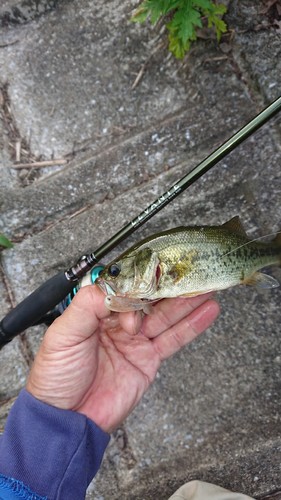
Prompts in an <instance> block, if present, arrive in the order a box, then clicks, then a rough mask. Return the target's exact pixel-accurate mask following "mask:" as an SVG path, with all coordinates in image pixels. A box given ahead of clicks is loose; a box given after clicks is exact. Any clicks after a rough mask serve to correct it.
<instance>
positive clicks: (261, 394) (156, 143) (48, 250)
mask: <svg viewBox="0 0 281 500" xmlns="http://www.w3.org/2000/svg"><path fill="white" fill-rule="evenodd" d="M239 4H241V5H240V7H241V9H240V7H239V9H238V7H237V5H238V4H237V2H234V1H233V2H230V6H229V7H230V11H229V19H232V21H231V22H232V23H233V24H232V25H231V27H233V26H235V27H236V30H237V33H236V36H235V37H234V38H233V40H232V41H231V44H232V45H231V52H230V54H229V55H227V56H225V54H224V55H223V56H222V52H221V51H220V49H217V48H216V47H215V46H214V45H212V46H211V44H210V43H209V42H204V41H202V42H201V43H199V45H198V46H197V48H195V49H194V51H193V53H192V54H191V55H190V56H189V58H188V59H187V61H186V62H185V63H184V65H183V66H179V65H178V64H177V63H176V62H174V61H172V60H170V61H166V60H164V59H163V52H161V51H160V50H159V52H158V53H157V54H156V56H155V58H153V59H152V61H151V63H150V64H149V66H148V68H147V71H146V72H145V74H144V77H143V80H142V81H141V84H140V85H139V86H138V87H136V89H134V91H132V90H131V83H132V79H134V78H132V76H133V77H135V74H136V73H137V72H138V71H139V69H140V63H142V62H144V61H145V60H146V58H147V55H148V53H149V52H150V51H151V48H149V47H151V46H150V42H149V39H152V34H151V33H152V32H151V31H150V29H149V28H136V27H135V26H133V27H132V26H128V25H127V19H128V17H127V14H128V12H129V9H130V8H131V6H130V5H129V4H127V3H126V4H124V3H121V2H120V1H119V0H118V1H117V0H115V1H112V2H110V4H109V5H110V8H111V12H112V17H111V19H109V18H108V16H107V13H108V3H103V2H100V3H95V5H94V6H93V4H91V2H89V1H86V0H83V2H79V8H78V2H77V1H74V2H72V3H70V2H69V3H65V4H61V6H59V7H58V9H57V11H56V12H53V13H51V14H47V15H46V16H45V17H44V18H41V19H40V21H38V22H36V23H33V24H32V29H31V24H30V25H27V26H25V27H24V28H20V29H19V28H17V29H16V31H15V30H14V29H13V30H12V31H11V30H9V33H8V32H5V33H4V34H3V33H2V35H3V36H4V37H6V36H8V35H9V37H14V36H15V33H17V37H18V38H19V41H18V54H17V55H15V59H13V58H12V57H11V55H12V54H13V52H12V51H13V50H14V49H15V47H14V46H9V47H6V48H5V53H4V55H3V52H0V59H1V61H2V63H3V64H2V65H3V68H4V74H5V78H7V80H8V81H9V82H10V87H9V89H10V90H11V94H10V96H11V99H12V103H13V111H14V113H15V117H16V122H17V124H18V126H19V130H21V134H23V136H25V137H29V127H30V123H31V124H32V127H33V130H34V133H33V134H32V138H31V140H30V145H31V150H32V152H33V153H35V154H37V155H46V156H47V155H51V154H52V152H54V153H55V154H65V153H68V152H69V151H71V148H72V147H73V142H74V139H75V140H76V139H77V138H78V139H77V140H78V148H80V147H81V148H82V149H83V148H84V147H85V148H86V149H88V152H89V158H83V159H82V158H81V157H80V156H79V155H76V156H75V157H74V159H73V162H72V163H71V164H69V165H68V166H67V168H65V169H64V170H63V171H61V172H59V173H55V174H54V175H51V176H49V177H45V178H44V175H46V173H47V171H45V170H44V171H43V176H42V177H41V179H40V180H37V181H36V182H34V183H33V184H32V185H30V186H28V187H25V188H15V185H11V184H10V185H9V186H10V187H9V186H8V185H7V188H8V190H7V192H6V193H5V190H6V188H5V186H4V188H5V189H4V190H3V189H2V191H1V196H0V199H1V201H2V208H3V210H4V213H3V216H2V219H3V222H2V226H3V229H6V230H8V231H10V232H11V234H13V235H16V237H17V238H18V239H19V241H18V243H17V244H16V245H15V247H14V249H12V250H8V251H5V252H3V254H2V262H3V267H4V270H5V274H6V278H7V279H8V280H9V283H10V286H11V288H12V290H13V293H14V295H15V298H16V300H17V301H19V300H21V299H23V298H24V297H25V296H26V295H27V294H28V293H30V292H31V291H32V290H33V289H34V287H36V286H38V285H40V284H41V283H42V282H43V281H44V280H45V279H47V278H48V277H50V276H51V275H52V274H54V273H55V272H56V271H58V270H61V269H64V268H66V267H67V266H69V265H71V264H73V263H74V262H75V260H76V258H77V257H78V256H79V255H81V254H82V253H85V252H88V251H92V250H94V249H95V248H97V247H98V246H99V245H100V244H102V243H103V242H104V241H105V240H107V239H108V237H109V236H110V235H111V234H113V233H115V231H116V230H117V229H119V228H120V227H121V225H122V224H123V223H125V222H126V221H128V219H130V218H131V217H133V216H135V215H137V214H138V212H139V211H141V210H142V209H144V208H145V206H147V205H148V204H149V203H151V202H152V201H153V200H154V199H156V198H157V196H159V195H161V194H162V192H163V191H165V190H166V189H167V187H169V186H170V185H172V184H173V183H174V182H175V181H176V180H177V179H178V178H179V177H181V176H182V175H183V172H186V171H187V170H189V169H191V168H192V167H193V166H194V165H195V164H196V163H197V162H198V161H199V160H200V159H202V158H203V157H204V156H205V155H206V153H207V152H210V150H212V149H213V147H214V145H219V144H220V143H221V142H222V140H224V139H225V138H226V137H227V136H228V135H229V133H230V132H231V131H234V130H236V129H237V128H238V127H239V126H242V125H243V124H244V123H245V121H246V120H247V119H249V118H250V117H251V116H252V115H253V114H255V113H257V112H258V111H259V110H260V109H262V107H263V106H264V105H265V103H266V102H267V101H268V100H269V99H271V98H272V97H275V94H274V93H271V91H270V89H269V84H268V82H269V83H270V82H277V84H276V85H275V86H272V88H271V89H272V92H275V90H276V88H278V85H279V83H280V75H279V73H278V72H277V71H275V66H274V64H272V60H271V58H270V51H269V50H267V51H266V53H265V52H264V51H263V48H262V44H263V43H267V42H266V39H265V38H264V35H265V33H263V32H260V31H256V30H255V26H256V24H255V23H259V22H260V20H259V14H258V12H257V7H256V3H254V2H252V1H250V0H248V1H245V0H244V1H243V2H239ZM237 9H238V11H239V13H242V15H240V17H239V16H238V17H237V21H236V20H235V19H236V17H235V15H234V14H235V12H236V11H237ZM246 14H247V16H248V17H246ZM231 16H232V17H231ZM246 22H247V23H248V24H247V26H246V28H245V26H244V27H243V23H246ZM235 23H236V24H235ZM109 28H110V29H111V30H112V32H113V34H112V39H111V38H110V37H109V34H108V29H109ZM22 29H24V30H25V31H24V36H23V35H22V33H23V31H22ZM242 29H246V30H247V32H246V33H240V32H239V31H242ZM48 36H49V37H48ZM153 36H155V35H153ZM276 36H277V35H276V32H273V31H272V32H270V36H269V38H268V43H269V46H270V50H272V58H273V59H274V60H275V56H276V57H277V56H278V54H279V47H278V44H277V43H276V40H277V38H276ZM24 38H25V39H24ZM11 39H13V38H9V40H11ZM59 41H60V43H59ZM35 42H36V43H37V45H36V46H34V44H35ZM43 47H44V48H45V52H46V51H48V53H47V54H46V57H45V58H44V60H42V57H41V54H42V50H43ZM258 48H259V49H258ZM6 49H7V50H6ZM60 49H61V50H60ZM245 53H247V54H248V53H249V54H251V55H250V56H249V57H247V55H245ZM9 56H10V60H12V61H13V63H11V61H10V62H8V57H9ZM262 61H263V62H262ZM24 63H26V66H24ZM75 65H76V66H75ZM80 65H82V67H80ZM257 67H258V68H259V72H257V71H256V68H257ZM62 68H63V70H62ZM98 70H100V71H98ZM175 70H176V71H175ZM32 71H33V73H32ZM53 71H54V73H53ZM47 73H50V75H49V76H48V75H47ZM261 73H262V74H263V75H265V76H263V78H262V76H261ZM66 74H67V75H68V78H66V77H65V75H66ZM99 78H100V80H99V81H98V82H97V79H99ZM21 79H22V82H21V81H20V80H21ZM81 82H82V83H83V85H81ZM86 84H87V85H86ZM279 87H280V85H279ZM274 89H275V90H274ZM10 90H9V91H10ZM92 95H94V99H96V103H95V104H94V103H91V106H88V103H89V98H91V97H92ZM68 99H69V100H70V105H68V104H67V101H68ZM51 103H52V104H51ZM56 105H58V107H56ZM54 106H55V107H54ZM120 106H121V107H122V106H124V111H120ZM53 108H54V109H53ZM86 111H89V113H90V114H89V115H87V114H86ZM24 113H26V117H25V116H24ZM27 117H29V122H28V119H27ZM87 120H88V121H89V123H88V121H87ZM65 123H66V124H68V125H69V127H70V129H68V130H66V131H64V126H65ZM116 126H117V127H119V126H120V127H121V129H122V130H121V132H120V131H119V132H120V133H119V132H118V133H115V132H114V130H115V129H114V127H116ZM73 127H74V128H73ZM75 127H76V128H75ZM279 127H280V118H279V117H277V118H276V119H275V120H273V121H271V122H270V123H269V124H268V125H267V126H265V127H263V129H262V130H260V131H259V132H257V133H256V134H255V135H254V136H253V137H252V138H251V139H249V140H248V141H247V142H246V143H244V145H243V146H240V148H239V149H237V150H236V151H235V152H234V153H232V154H231V155H230V156H228V157H227V158H226V159H225V160H223V161H222V162H221V163H220V164H219V165H218V166H217V167H215V168H214V169H213V170H212V172H210V173H209V174H207V175H205V176H204V177H203V178H202V179H200V180H199V181H198V182H197V183H196V184H195V185H194V186H193V187H192V189H189V190H188V191H187V192H186V193H184V194H182V195H181V196H180V197H179V198H178V199H177V200H174V202H173V203H172V204H171V205H169V206H168V207H166V208H165V210H163V211H162V212H161V213H159V214H158V215H157V216H156V217H155V218H153V219H152V220H151V221H149V222H148V223H147V224H146V225H145V226H144V227H143V228H141V229H140V230H139V231H138V232H137V233H136V234H135V235H134V236H132V237H131V238H130V240H128V241H127V242H126V243H123V244H122V245H120V247H119V248H118V250H115V252H112V254H111V256H113V255H116V254H117V253H119V252H120V251H122V250H123V249H125V248H126V247H128V246H129V244H131V243H132V242H133V241H137V240H138V239H140V237H141V236H145V235H148V234H151V233H152V232H155V231H159V230H161V229H164V228H167V227H174V226H176V225H180V224H190V223H197V224H202V223H205V224H217V223H220V222H225V221H226V220H227V219H229V218H231V217H232V216H234V215H236V214H240V216H241V219H242V221H243V223H244V225H245V228H246V229H247V231H248V234H249V235H250V236H253V237H258V236H260V235H261V234H266V233H270V232H272V231H276V230H278V229H280V220H281V217H280V216H281V212H280V210H281V207H280V186H281V178H280V175H281V172H280V133H279ZM104 128H107V131H106V132H103V129H104ZM53 130H55V134H53ZM187 131H188V133H187ZM52 138H54V139H55V140H54V141H53V142H52ZM88 140H89V142H88ZM92 141H93V142H92ZM161 141H162V142H161ZM50 144H52V147H50ZM78 148H77V149H78ZM146 152H147V153H148V154H146ZM78 160H79V161H78ZM40 175H42V173H41V174H40ZM74 181H75V183H74ZM73 187H75V188H77V189H76V190H75V189H73ZM36 196H37V198H39V201H36V200H35V198H36ZM42 206H43V207H44V214H42V210H41V207H42ZM21 207H22V213H21ZM78 211H80V212H79V213H78ZM23 214H24V215H23ZM9 219H11V222H10V221H9ZM25 219H28V220H26V221H25ZM272 272H273V273H274V275H275V276H276V277H280V270H278V269H276V270H274V271H272ZM218 298H219V301H220V303H221V307H222V314H221V316H220V318H219V320H218V321H217V322H216V324H215V325H214V326H213V327H212V328H211V329H209V331H208V332H207V333H206V334H205V335H204V336H202V338H200V339H198V340H197V341H196V342H195V343H193V344H191V345H190V346H188V347H187V348H186V349H185V350H184V351H182V352H181V353H179V354H178V355H176V356H174V357H173V358H172V359H171V360H168V361H167V362H166V363H165V364H164V365H163V367H162V368H161V370H160V372H159V375H158V377H157V379H156V382H155V384H154V386H153V387H152V388H151V389H150V390H149V392H148V393H147V394H146V396H145V398H144V399H143V401H142V403H141V404H140V405H139V407H138V408H137V409H136V410H135V411H134V412H133V414H132V415H131V416H130V417H129V418H128V419H127V421H126V422H125V424H124V425H123V426H122V427H120V428H119V429H118V430H117V431H116V432H115V433H114V435H113V437H112V440H111V444H110V447H109V448H108V451H107V453H106V457H105V460H104V463H103V466H102V469H101V471H100V474H99V475H98V476H97V478H96V480H95V481H94V482H93V483H92V484H91V486H90V488H89V491H88V495H87V499H88V500H90V499H95V500H102V499H107V498H110V499H112V500H113V499H116V500H117V499H118V500H119V499H120V498H124V499H129V500H130V499H134V500H138V499H141V500H146V499H147V500H148V499H151V498H161V499H162V498H163V499H165V498H168V496H169V495H170V494H171V493H172V492H173V491H174V490H175V489H176V488H177V487H179V486H180V484H182V483H183V482H185V481H187V480H190V479H194V478H201V479H204V480H207V481H211V482H216V483H218V484H221V485H222V486H225V487H229V488H231V489H234V490H235V489H236V490H239V491H244V492H246V493H248V494H250V495H254V496H255V497H257V498H262V497H264V496H265V495H266V494H267V493H270V492H272V493H273V492H277V491H278V490H279V491H280V488H281V484H280V458H281V436H280V434H281V425H280V389H281V387H280V356H279V351H280V343H279V332H280V320H281V316H280V307H279V302H280V291H279V290H274V291H271V292H267V293H266V294H261V292H258V291H257V290H255V289H253V288H243V287H239V288H235V289H232V290H229V291H225V292H223V293H220V294H219V296H218ZM4 307H5V304H4ZM4 312H5V311H4ZM4 312H3V313H4ZM42 331H43V328H38V327H37V329H36V331H35V329H30V331H29V332H28V334H27V338H26V345H27V346H28V349H30V355H31V356H30V358H31V357H32V354H33V353H34V352H36V350H37V348H38V342H39V340H40V336H41V335H42ZM16 342H17V340H15V341H13V343H12V344H11V345H10V346H7V347H6V348H5V349H3V350H2V351H1V353H0V354H1V356H2V355H3V353H5V352H8V349H9V348H10V347H11V348H12V346H13V345H14V344H15V343H16ZM5 356H6V354H5ZM10 356H11V358H10ZM12 356H13V354H10V351H9V352H8V354H7V357H8V358H10V359H11V363H14V358H13V357H12ZM9 377H12V375H9V376H8V378H7V380H8V382H9V380H12V379H11V378H9ZM5 383H6V382H5ZM17 383H18V382H17V381H15V382H13V381H12V384H15V388H16V389H15V391H17V390H18V387H19V386H17ZM19 385H20V384H19ZM12 389H13V387H12V386H11V390H12ZM5 394H7V392H5ZM9 395H11V394H10V391H9V393H8V396H9ZM2 408H6V407H4V406H2ZM5 411H6V410H5ZM5 411H4V410H3V412H4V413H5ZM3 412H2V413H3ZM3 418H4V417H2V420H3ZM0 428H1V423H0Z"/></svg>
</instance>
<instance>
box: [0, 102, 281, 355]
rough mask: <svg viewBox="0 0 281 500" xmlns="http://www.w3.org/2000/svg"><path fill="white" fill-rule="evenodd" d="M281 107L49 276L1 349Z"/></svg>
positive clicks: (12, 315) (0, 331)
mask: <svg viewBox="0 0 281 500" xmlns="http://www.w3.org/2000/svg"><path fill="white" fill-rule="evenodd" d="M280 110H281V97H279V98H277V99H276V100H275V101H274V102H272V103H271V104H270V105H269V106H267V107H266V108H265V109H264V110H263V111H262V112H260V113H259V114H258V115H257V116H255V118H253V119H252V120H251V121H250V122H249V123H247V124H246V125H245V126H244V127H242V128H241V129H240V130H238V132H236V133H235V134H234V135H233V136H232V137H231V138H230V139H228V140H227V141H226V142H224V143H223V144H222V145H221V146H220V147H219V148H217V149H216V150H215V151H214V152H213V153H211V154H210V155H209V156H208V157H207V158H205V159H204V160H203V161H201V162H200V163H199V164H198V165H197V166H196V167H194V168H193V169H192V170H191V171H190V172H189V173H188V174H186V175H185V176H184V177H182V178H181V179H180V180H179V181H177V182H176V183H175V184H174V185H173V186H171V187H170V188H169V189H168V191H166V192H165V193H163V194H162V195H161V196H159V198H157V199H156V200H155V201H154V202H153V203H152V204H151V205H149V206H148V207H147V208H146V209H145V210H144V211H143V212H141V213H140V214H139V215H138V216H137V217H135V218H134V219H133V220H132V221H131V222H129V223H128V224H126V225H125V226H123V227H122V228H121V229H120V230H119V231H118V232H117V233H116V234H114V235H113V236H112V237H111V238H110V239H109V240H107V241H106V242H105V243H104V244H103V245H101V246H100V247H99V248H97V249H96V250H95V251H94V252H93V253H90V254H87V255H83V256H82V257H80V259H79V260H78V262H77V263H76V264H75V265H74V266H72V267H71V268H69V269H68V270H66V271H60V272H59V273H58V274H56V275H55V276H53V277H52V278H50V279H49V280H47V281H46V282H45V283H43V284H42V285H41V286H40V287H39V288H37V289H36V290H35V291H34V292H32V293H31V294H30V295H29V296H28V297H27V298H26V299H24V300H23V301H22V302H20V303H19V304H18V305H17V306H16V307H15V308H14V309H12V310H11V311H10V312H9V313H8V314H7V315H6V316H5V317H4V318H3V320H2V321H1V323H0V349H1V348H2V347H3V346H4V345H5V344H7V343H8V342H10V340H12V338H13V337H15V336H16V335H18V334H20V333H22V332H23V331H24V330H26V329H27V328H29V327H30V326H33V325H34V324H38V323H39V322H40V319H41V318H43V317H44V316H45V315H47V314H48V312H49V311H51V310H53V309H54V308H55V307H56V306H57V305H58V304H59V303H61V302H62V301H64V299H65V297H67V296H68V295H69V294H70V293H71V291H72V290H73V289H74V288H75V287H76V286H77V283H78V282H79V281H80V280H81V279H82V278H83V277H84V276H85V275H86V274H87V273H88V272H89V271H90V270H91V269H92V268H93V267H94V266H95V265H96V264H97V263H98V262H99V260H100V259H101V258H103V257H104V256H105V255H106V254H107V253H109V252H110V251H111V250H112V249H113V248H114V247H116V246H117V245H118V244H119V243H120V242H121V241H123V240H124V239H125V238H127V237H128V236H129V235H130V234H132V233H133V232H134V231H136V229H138V228H139V227H140V226H142V225H143V224H144V223H145V222H146V221H148V220H149V219H150V218H151V217H153V216H154V215H155V214H156V213H157V212H159V211H160V210H162V208H164V207H165V206H166V205H167V204H168V203H170V202H171V201H172V200H173V199H174V198H176V197H177V196H178V195H179V194H181V193H182V192H183V191H185V189H187V188H188V187H189V186H191V184H193V183H194V182H195V181H196V180H197V179H199V178H200V177H201V176H202V175H203V174H205V173H206V172H207V171H208V170H210V169H211V168H212V167H213V166H214V165H215V164H216V163H218V162H219V161H220V160H221V159H222V158H224V157H225V156H227V155H228V154H229V153H230V152H231V151H233V150H234V149H235V148H236V147H237V146H238V145H239V144H241V143H242V142H243V141H245V140H246V139H247V138H248V137H249V136H250V135H252V134H253V133H254V132H255V131H256V130H257V129H259V128H260V127H261V126H262V125H264V124H265V123H266V122H267V121H268V120H269V119H271V118H272V117H273V116H274V115H276V114H277V113H278V112H279V111H280Z"/></svg>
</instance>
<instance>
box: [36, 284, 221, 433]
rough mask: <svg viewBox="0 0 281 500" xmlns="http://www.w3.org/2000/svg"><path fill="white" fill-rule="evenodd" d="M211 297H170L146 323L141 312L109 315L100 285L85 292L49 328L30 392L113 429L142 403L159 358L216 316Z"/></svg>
mask: <svg viewBox="0 0 281 500" xmlns="http://www.w3.org/2000/svg"><path fill="white" fill-rule="evenodd" d="M208 299H209V297H208V296H201V297H194V298H192V299H180V298H179V299H165V300H162V301H160V302H159V303H157V304H156V305H155V307H154V313H153V314H152V315H149V316H146V317H145V318H144V319H143V320H141V317H140V314H139V313H136V314H135V313H133V312H132V313H120V314H115V313H114V314H110V312H109V311H108V310H107V309H106V308H105V306H104V295H103V294H102V293H101V292H100V291H99V290H98V289H97V288H96V287H86V288H85V289H81V290H80V291H79V293H78V294H77V295H76V297H75V298H74V300H73V302H72V303H71V305H70V306H69V307H68V308H67V310H66V311H65V313H64V314H63V315H62V316H61V317H60V318H59V319H57V320H56V321H55V322H54V323H53V324H52V326H51V327H50V328H49V329H48V331H47V333H46V335H45V337H44V340H43V342H42V345H41V347H40V350H39V353H38V354H37V356H36V359H35V362H34V365H33V368H32V370H31V373H30V376H29V380H28V383H27V389H28V390H29V391H30V392H31V393H32V394H33V395H34V396H35V397H37V398H38V399H40V400H42V401H45V402H46V403H49V404H51V405H53V406H57V407H59V408H63V409H71V410H76V411H79V412H80V413H83V414H84V415H86V416H87V417H89V418H91V419H92V420H94V421H95V422H96V424H98V425H99V426H100V427H101V428H102V429H104V430H106V431H109V432H110V431H111V430H113V429H114V428H115V427H116V426H117V425H118V424H120V423H121V422H122V421H123V420H124V418H126V416H127V415H128V414H129V413H130V411H131V410H132V409H133V408H134V407H135V406H136V404H137V403H138V401H139V400H140V398H141V397H142V395H143V393H144V392H145V391H146V389H147V388H148V386H149V385H150V383H151V382H152V381H153V379H154V377H155V375H156V372H157V370H158V368H159V366H160V363H161V361H163V360H164V359H166V358H168V357H169V356H171V355H172V354H174V353H175V352H176V351H178V350H179V349H180V348H181V347H183V346H184V345H185V344H187V343H188V342H190V341H191V340H192V339H193V338H195V337H196V336H197V335H198V334H199V333H201V332H202V331H204V330H205V329H206V328H207V327H208V326H209V325H210V324H211V323H212V321H213V320H214V319H215V318H216V316H217V314H218V305H217V303H216V302H215V301H212V300H208Z"/></svg>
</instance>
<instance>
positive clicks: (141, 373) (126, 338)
mask: <svg viewBox="0 0 281 500" xmlns="http://www.w3.org/2000/svg"><path fill="white" fill-rule="evenodd" d="M97 333H98V335H97V337H98V338H95V339H93V340H92V339H91V340H92V342H93V343H96V344H97V345H96V351H94V350H92V351H90V354H89V356H90V357H91V359H89V362H87V363H85V364H84V363H83V364H84V367H85V368H84V373H83V378H84V380H85V381H86V380H87V384H88V388H87V391H86V395H84V394H82V391H81V396H82V401H81V402H79V403H78V404H77V405H75V406H76V409H77V410H78V411H80V412H81V413H84V414H86V415H87V416H88V417H90V418H92V420H95V421H97V418H98V420H99V417H98V416H97V413H99V411H100V410H99V409H102V413H103V417H102V418H103V420H104V421H105V426H106V428H110V430H111V429H112V428H114V427H116V425H118V423H119V422H120V421H122V420H123V419H124V418H125V417H126V416H127V415H128V414H129V413H130V411H131V410H132V409H133V408H134V406H135V405H136V403H137V402H138V401H139V400H140V398H141V396H142V395H143V394H144V392H145V391H146V389H147V388H148V386H149V385H150V383H151V382H152V381H153V379H154V377H155V375H156V372H157V370H158V368H159V366H160V363H161V359H160V356H159V354H158V352H157V350H156V348H155V344H154V343H153V342H152V341H151V340H150V339H148V338H147V337H145V336H144V335H133V336H132V335H130V334H128V333H127V332H125V331H124V330H123V329H122V328H121V327H115V328H114V329H100V331H99V332H97ZM86 352H89V351H88V346H87V347H86V346H85V353H84V355H85V354H86ZM84 355H83V357H84ZM96 360H97V364H94V363H95V361H96ZM84 361H85V357H84ZM93 366H96V368H95V369H92V368H91V367H93ZM80 380H81V379H80ZM113 414H114V415H113ZM103 427H104V423H103Z"/></svg>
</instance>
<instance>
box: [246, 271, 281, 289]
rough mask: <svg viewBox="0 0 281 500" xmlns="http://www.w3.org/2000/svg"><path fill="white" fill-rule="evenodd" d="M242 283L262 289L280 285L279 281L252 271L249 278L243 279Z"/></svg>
mask: <svg viewBox="0 0 281 500" xmlns="http://www.w3.org/2000/svg"><path fill="white" fill-rule="evenodd" d="M243 283H244V284H245V285H250V286H256V287H258V288H263V289H270V288H277V287H278V286H280V283H279V282H278V281H277V280H276V279H275V278H273V277H272V276H269V275H268V274H264V273H254V274H253V275H252V276H250V278H247V279H246V280H244V281H243Z"/></svg>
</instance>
